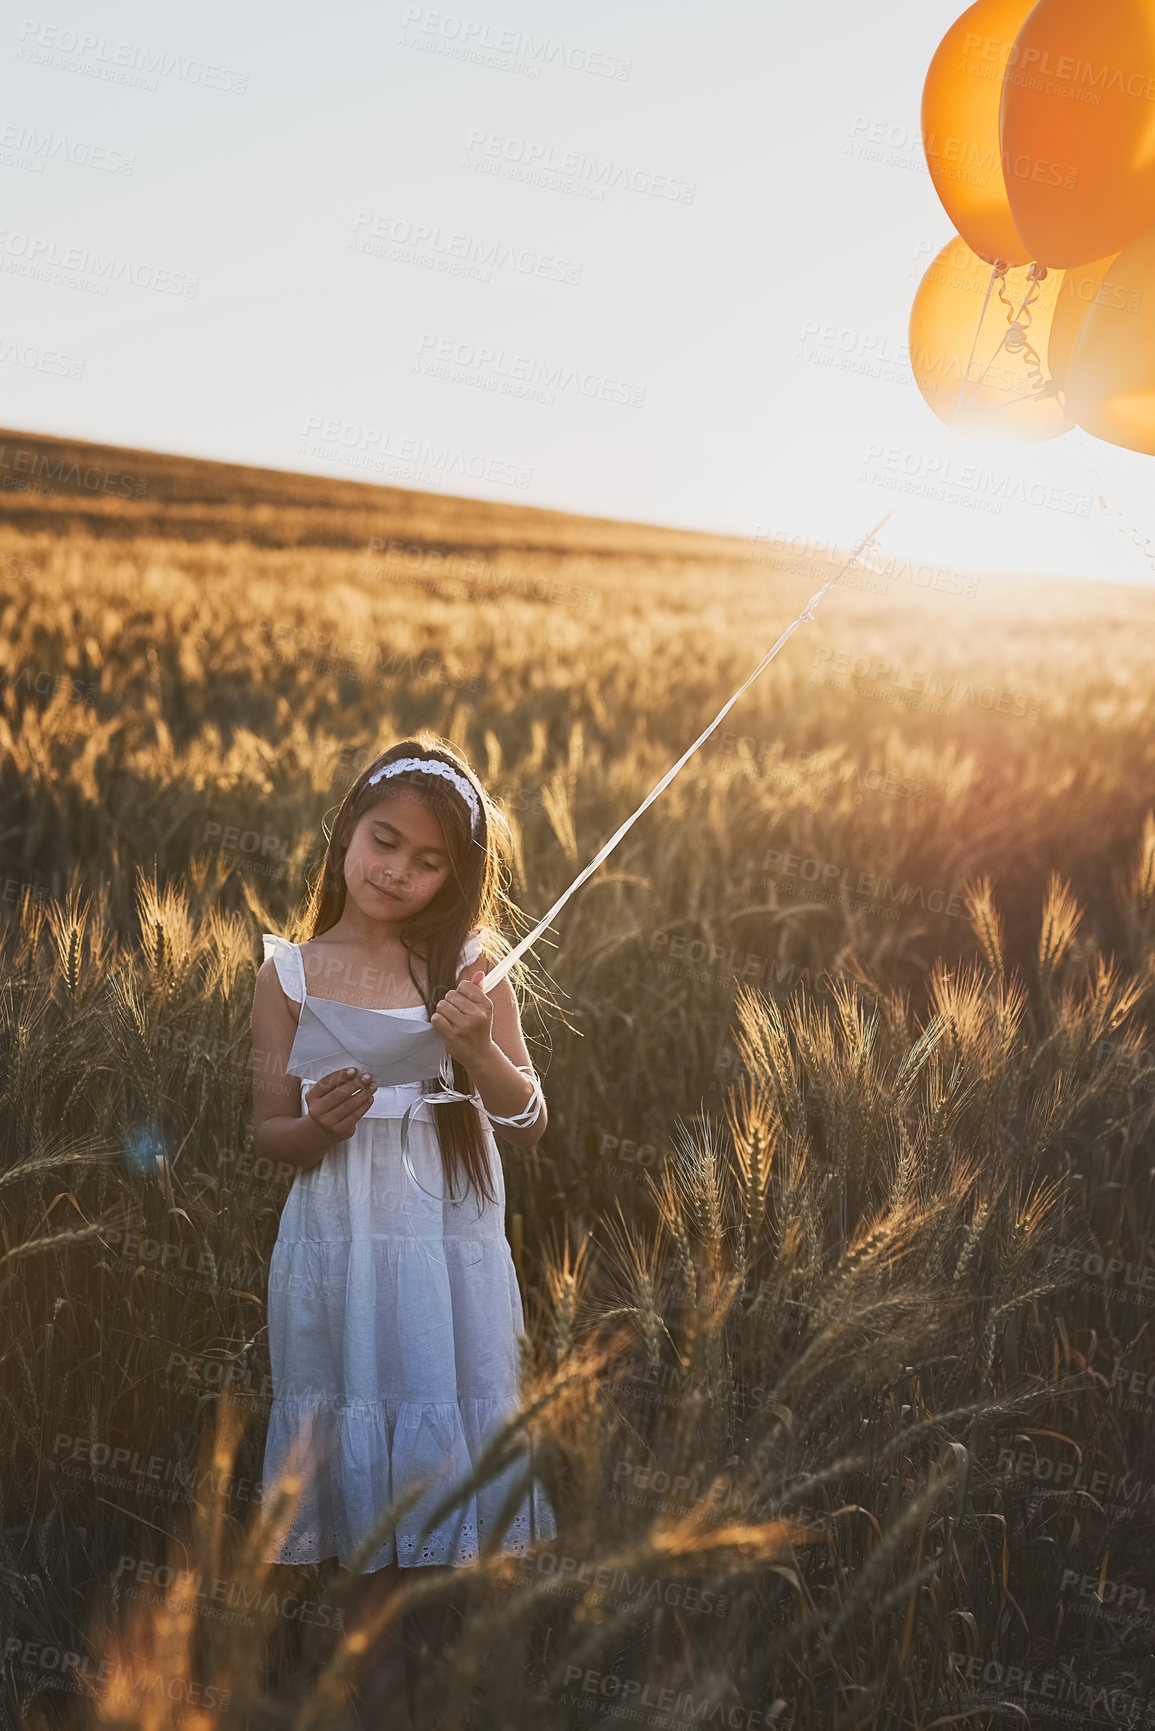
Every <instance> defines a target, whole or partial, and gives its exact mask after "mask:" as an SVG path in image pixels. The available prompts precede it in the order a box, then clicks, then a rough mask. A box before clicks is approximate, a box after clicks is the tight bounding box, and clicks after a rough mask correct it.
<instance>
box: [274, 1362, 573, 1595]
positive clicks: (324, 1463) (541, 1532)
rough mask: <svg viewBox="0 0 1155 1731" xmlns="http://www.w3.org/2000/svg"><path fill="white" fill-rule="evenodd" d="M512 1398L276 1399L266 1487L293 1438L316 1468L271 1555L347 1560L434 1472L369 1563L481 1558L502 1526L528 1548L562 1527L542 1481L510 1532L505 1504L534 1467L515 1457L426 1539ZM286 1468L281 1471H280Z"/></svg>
mask: <svg viewBox="0 0 1155 1731" xmlns="http://www.w3.org/2000/svg"><path fill="white" fill-rule="evenodd" d="M507 1410H508V1408H507V1403H506V1402H505V1401H503V1400H498V1399H494V1398H492V1397H486V1396H466V1397H463V1398H462V1399H460V1400H457V1401H421V1402H417V1401H353V1402H350V1403H348V1404H347V1405H345V1406H336V1405H334V1404H333V1403H331V1402H329V1401H327V1400H326V1399H325V1397H323V1396H321V1397H313V1398H311V1399H310V1398H308V1397H306V1398H304V1399H300V1400H293V1399H284V1400H281V1399H275V1400H274V1401H273V1404H272V1410H271V1413H270V1416H269V1433H268V1442H267V1445H266V1487H267V1488H266V1491H265V1496H266V1498H268V1497H269V1496H270V1495H271V1494H272V1493H271V1486H270V1478H269V1474H270V1469H275V1466H276V1463H278V1462H282V1461H283V1462H285V1463H286V1464H288V1463H289V1462H290V1460H291V1451H292V1445H293V1439H294V1438H295V1437H298V1436H300V1437H302V1438H303V1439H305V1442H306V1447H307V1450H308V1455H309V1459H310V1461H311V1463H313V1464H312V1469H311V1470H310V1469H308V1468H307V1469H306V1470H305V1471H304V1472H303V1473H302V1478H303V1481H304V1482H303V1485H302V1490H301V1495H300V1499H299V1501H298V1503H297V1507H296V1512H295V1515H294V1519H293V1522H292V1525H291V1526H290V1528H289V1529H288V1532H287V1533H286V1535H285V1538H284V1540H283V1542H282V1544H281V1545H280V1547H279V1548H278V1549H277V1550H276V1552H275V1553H274V1554H272V1555H271V1556H270V1557H269V1559H268V1560H269V1561H272V1562H280V1563H313V1562H318V1561H320V1560H321V1558H323V1557H327V1556H333V1555H334V1554H335V1555H336V1556H337V1559H338V1561H339V1562H340V1563H341V1565H342V1566H343V1567H345V1568H347V1567H349V1566H350V1563H351V1560H352V1557H353V1553H354V1552H355V1550H356V1549H357V1546H358V1545H359V1544H360V1543H361V1542H362V1541H363V1540H364V1538H365V1537H366V1535H367V1534H368V1533H369V1532H370V1530H371V1529H372V1527H373V1525H374V1523H375V1522H376V1521H378V1520H380V1518H381V1515H382V1514H383V1513H384V1511H385V1510H386V1509H387V1508H388V1507H389V1505H390V1504H391V1503H392V1502H394V1501H395V1500H396V1499H398V1498H399V1497H401V1496H403V1495H404V1494H405V1493H406V1492H407V1491H410V1490H412V1489H414V1488H415V1487H416V1485H417V1484H418V1482H419V1481H425V1482H426V1483H427V1485H428V1486H429V1489H428V1490H427V1491H426V1492H425V1493H424V1494H423V1495H422V1496H421V1497H420V1498H419V1499H418V1501H417V1502H416V1503H415V1504H414V1505H413V1507H412V1508H411V1509H410V1510H408V1512H407V1513H406V1514H405V1515H404V1516H403V1517H402V1518H401V1520H400V1521H399V1522H398V1524H397V1527H396V1530H395V1534H390V1535H389V1536H388V1537H387V1538H386V1540H385V1541H384V1542H383V1543H382V1544H381V1546H380V1547H379V1548H378V1550H377V1551H375V1552H374V1554H373V1556H372V1557H371V1558H370V1560H369V1562H368V1563H367V1564H366V1565H365V1567H366V1569H367V1571H370V1572H371V1571H373V1570H375V1569H381V1568H384V1567H385V1566H386V1565H387V1564H389V1563H393V1562H397V1563H400V1564H401V1566H402V1567H406V1566H413V1565H417V1564H421V1563H449V1564H456V1565H464V1564H468V1563H472V1562H476V1560H477V1557H478V1554H479V1548H480V1545H482V1544H484V1543H486V1541H487V1540H488V1538H489V1536H490V1534H491V1533H498V1532H500V1540H499V1545H498V1548H499V1549H500V1550H502V1551H522V1550H525V1549H526V1548H527V1547H528V1546H529V1545H530V1544H531V1543H532V1542H533V1541H534V1540H535V1539H541V1538H545V1537H552V1536H553V1535H554V1533H555V1531H556V1527H555V1523H554V1519H553V1511H552V1509H550V1507H549V1504H548V1502H547V1501H546V1498H545V1496H544V1493H543V1491H542V1488H541V1486H540V1485H539V1484H538V1483H537V1482H536V1481H535V1482H534V1484H533V1486H532V1487H531V1490H530V1492H529V1493H528V1494H527V1495H526V1496H524V1497H523V1498H522V1500H521V1503H520V1504H519V1506H518V1508H517V1510H516V1512H515V1514H514V1515H513V1518H512V1519H511V1520H508V1521H507V1524H506V1525H505V1527H504V1528H500V1529H499V1519H500V1515H501V1510H502V1508H503V1506H504V1504H505V1502H506V1499H507V1498H508V1497H509V1495H510V1492H511V1489H512V1487H514V1486H515V1485H516V1484H517V1483H518V1482H519V1480H520V1479H521V1478H522V1477H523V1475H524V1470H525V1469H524V1466H523V1465H521V1464H519V1463H514V1464H513V1465H512V1466H509V1467H507V1468H505V1469H504V1470H503V1471H502V1472H501V1473H499V1474H497V1475H495V1476H492V1477H490V1478H488V1479H487V1480H486V1482H485V1483H484V1484H481V1485H477V1486H475V1487H474V1489H473V1490H472V1491H471V1492H470V1493H469V1494H468V1495H467V1496H465V1497H463V1498H462V1499H461V1500H460V1501H459V1502H458V1504H457V1505H456V1506H455V1508H454V1509H453V1510H452V1512H451V1513H450V1515H449V1516H448V1517H446V1518H445V1519H443V1520H442V1521H441V1522H440V1523H439V1524H438V1525H437V1526H436V1527H434V1528H433V1529H432V1531H431V1532H429V1533H428V1534H426V1535H425V1536H424V1538H422V1537H421V1533H422V1528H423V1526H424V1523H425V1522H426V1521H427V1519H428V1518H429V1516H430V1515H431V1513H432V1511H433V1509H434V1508H435V1507H436V1506H437V1503H438V1502H439V1501H440V1500H441V1499H442V1498H443V1497H444V1496H445V1495H446V1493H447V1491H449V1490H451V1489H452V1488H453V1486H454V1485H456V1484H458V1483H462V1482H464V1480H465V1479H467V1478H468V1477H469V1475H470V1473H471V1472H472V1471H473V1468H474V1466H475V1465H476V1464H477V1462H478V1461H479V1460H480V1459H481V1456H482V1452H483V1450H484V1448H485V1446H486V1443H487V1441H488V1440H489V1438H490V1437H491V1436H492V1435H493V1433H494V1431H496V1430H498V1429H499V1428H500V1426H501V1424H502V1422H503V1420H504V1419H505V1417H506V1413H507ZM274 1476H275V1470H274Z"/></svg>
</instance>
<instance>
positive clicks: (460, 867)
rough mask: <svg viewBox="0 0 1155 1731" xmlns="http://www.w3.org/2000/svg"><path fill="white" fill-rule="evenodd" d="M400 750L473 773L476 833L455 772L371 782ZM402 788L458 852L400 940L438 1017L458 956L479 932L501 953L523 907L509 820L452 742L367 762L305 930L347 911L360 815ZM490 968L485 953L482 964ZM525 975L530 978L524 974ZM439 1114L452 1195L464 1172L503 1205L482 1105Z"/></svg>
mask: <svg viewBox="0 0 1155 1731" xmlns="http://www.w3.org/2000/svg"><path fill="white" fill-rule="evenodd" d="M401 757H418V758H423V759H425V760H426V761H428V762H433V763H438V762H440V763H446V764H449V765H450V766H451V767H452V768H453V769H454V770H456V771H457V772H458V774H460V775H463V776H464V777H465V779H466V780H467V781H468V782H469V783H470V785H471V786H472V787H473V789H474V791H475V793H476V794H477V799H478V804H479V806H480V810H481V819H480V822H479V825H478V832H477V836H476V839H475V838H474V837H473V835H472V832H471V828H470V825H471V819H472V814H471V812H470V810H469V807H468V805H467V804H466V802H465V799H464V798H463V796H462V795H461V794H460V793H459V792H458V790H457V789H456V788H455V787H454V785H453V783H452V782H451V781H450V780H449V779H448V778H447V777H445V776H438V775H428V774H424V773H422V771H420V770H411V769H404V770H399V771H398V772H397V774H396V775H391V776H390V777H389V778H388V780H387V781H385V782H378V783H377V785H376V786H370V780H371V778H372V777H373V776H374V775H376V773H377V772H378V770H380V769H383V768H384V767H385V765H386V764H389V763H392V762H393V761H394V760H395V759H397V758H401ZM402 791H404V792H405V793H408V794H412V795H414V796H415V797H416V798H418V799H420V800H421V801H422V802H423V804H425V805H426V806H428V807H429V809H430V810H431V811H432V812H433V814H434V816H435V817H436V818H437V821H438V822H439V824H440V825H441V831H442V835H443V836H444V839H445V846H446V849H447V850H448V853H449V876H448V877H447V878H446V880H445V882H444V883H443V884H442V886H441V888H440V889H439V890H438V892H437V894H436V895H435V896H434V897H433V900H432V901H431V902H430V903H429V905H428V906H427V907H425V908H423V909H422V910H421V912H420V913H419V914H415V915H414V916H413V917H412V918H411V919H409V920H407V921H406V922H405V924H404V926H403V927H402V928H401V942H402V944H403V945H404V947H405V950H406V952H407V955H408V958H409V977H410V979H411V980H412V981H413V984H414V985H415V986H416V988H417V990H418V992H419V993H420V995H421V1000H422V1002H423V1003H424V1005H425V1008H426V1010H427V1011H428V1012H429V1014H430V1015H432V1013H433V1011H434V1010H435V1009H436V1007H437V1004H438V1001H439V1000H440V999H441V998H442V997H444V995H445V993H446V992H449V991H452V989H453V988H454V986H456V984H457V959H458V957H459V956H460V954H461V950H462V946H463V945H464V943H465V940H466V938H468V937H469V935H470V933H472V932H474V931H480V935H481V939H482V943H483V944H484V945H485V949H486V951H488V952H489V953H490V954H491V955H493V956H494V958H495V959H496V960H500V959H501V957H502V956H503V955H505V954H508V951H509V949H510V948H512V946H511V945H506V944H505V942H504V939H503V938H502V936H501V932H500V926H501V922H502V916H503V914H505V915H506V916H508V914H509V913H510V912H514V913H516V910H515V909H513V904H512V903H511V902H510V901H509V898H508V896H507V895H506V893H505V889H504V885H503V882H502V868H503V861H502V857H501V847H500V839H499V838H501V836H502V834H503V831H504V827H505V826H504V819H503V817H502V815H501V813H500V811H498V809H497V808H496V807H495V806H494V804H493V802H492V801H491V800H490V799H489V797H488V795H487V794H486V791H485V789H484V787H483V786H482V784H481V782H480V780H479V779H478V777H477V775H476V774H475V772H474V770H473V769H472V768H471V766H470V764H469V763H468V762H467V760H466V758H465V757H464V755H463V754H462V753H461V752H460V751H459V750H458V748H457V747H456V746H455V745H453V744H452V742H450V741H448V740H445V739H442V738H440V737H439V736H438V735H437V734H435V733H433V732H432V731H431V730H430V729H428V728H422V729H421V730H420V732H419V734H418V736H417V737H416V738H414V739H403V740H402V741H401V742H400V744H399V745H393V746H390V748H389V750H388V751H383V752H382V753H381V755H380V756H379V757H376V758H374V760H373V762H372V763H369V764H366V766H365V768H364V769H363V770H362V771H361V773H360V775H359V776H358V777H357V779H356V780H355V781H354V782H353V784H352V786H351V787H350V788H349V791H348V792H347V793H346V795H345V797H344V799H343V800H342V801H341V805H340V808H339V809H338V812H337V815H336V817H335V818H334V820H333V824H332V828H331V829H330V830H328V831H327V836H328V847H327V849H326V852H325V858H324V862H323V864H322V867H321V872H320V875H319V876H318V878H317V879H316V880H315V882H314V884H313V886H312V889H311V891H310V895H309V900H308V903H307V905H306V908H305V912H304V916H303V928H304V935H305V937H306V938H315V937H319V936H320V934H321V933H322V932H327V931H329V930H330V928H331V927H333V926H335V925H336V924H337V921H338V920H339V919H340V917H341V915H342V913H343V912H344V909H345V893H346V891H345V855H346V853H347V851H348V847H349V842H350V840H351V839H352V835H353V830H354V829H355V827H356V825H357V822H358V819H359V818H360V817H361V815H362V813H364V812H366V811H367V810H368V809H369V807H370V806H371V805H373V804H375V803H376V801H377V800H379V799H383V798H386V797H388V796H390V795H392V794H394V793H399V792H402ZM414 955H416V956H417V957H418V959H420V960H422V961H424V963H425V967H426V973H427V978H428V982H429V984H428V996H427V995H426V989H425V988H424V987H423V986H422V983H421V981H420V980H419V979H418V978H417V975H416V974H415V973H414V971H413V957H414ZM485 965H486V964H485V962H484V960H483V959H481V958H479V961H478V966H479V967H483V966H485ZM520 968H521V964H520V963H517V964H515V965H514V967H513V968H512V969H511V970H510V975H509V978H510V983H511V985H512V984H513V983H514V975H517V974H518V973H519V969H520ZM521 978H522V979H523V980H524V974H522V976H521ZM452 1063H453V1086H454V1088H456V1089H459V1090H460V1091H461V1092H462V1093H468V1091H469V1079H468V1074H467V1072H466V1070H465V1069H464V1067H463V1066H462V1065H461V1064H459V1063H458V1062H457V1060H456V1059H453V1060H452ZM439 1087H440V1083H439V1082H436V1081H434V1082H428V1083H424V1084H423V1085H422V1088H423V1092H425V1093H429V1092H432V1091H435V1090H437V1089H438V1088H439ZM431 1112H432V1117H433V1121H434V1123H435V1124H436V1126H437V1134H438V1143H439V1146H440V1149H441V1168H442V1174H443V1177H444V1181H445V1186H446V1189H447V1190H448V1193H449V1195H450V1196H452V1197H454V1200H458V1198H457V1197H456V1195H455V1189H456V1184H457V1181H458V1179H459V1178H460V1177H461V1174H462V1172H464V1174H465V1180H466V1185H467V1186H468V1185H472V1186H473V1187H474V1188H475V1189H476V1190H478V1191H480V1192H481V1194H482V1195H483V1196H485V1197H486V1199H487V1200H488V1201H490V1202H495V1201H496V1197H495V1196H494V1194H493V1191H492V1188H491V1185H490V1174H489V1162H488V1159H487V1157H486V1150H485V1144H484V1141H483V1137H482V1129H481V1124H480V1122H479V1118H478V1113H477V1109H476V1107H475V1106H474V1105H473V1103H472V1102H471V1101H468V1100H455V1101H454V1102H453V1103H452V1104H451V1105H446V1106H437V1107H436V1108H431Z"/></svg>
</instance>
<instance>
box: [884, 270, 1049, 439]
mask: <svg viewBox="0 0 1155 1731" xmlns="http://www.w3.org/2000/svg"><path fill="white" fill-rule="evenodd" d="M1036 268H1038V267H1034V266H1024V265H1019V266H1017V267H1015V268H1013V269H1009V270H1008V271H1007V272H1006V275H1005V277H1004V278H1002V279H1001V281H1000V280H999V279H996V281H995V283H994V286H993V287H991V288H990V294H989V297H988V294H987V290H988V287H990V284H991V277H992V271H991V267H990V266H989V265H988V264H987V263H986V262H985V260H983V259H980V258H979V256H978V254H977V253H975V252H973V251H972V250H971V248H970V247H969V246H968V245H967V244H966V242H965V241H964V240H962V239H960V238H958V237H957V236H956V238H955V239H954V240H952V241H949V242H948V243H947V245H946V246H944V247H943V249H942V251H941V252H940V253H939V255H938V257H937V258H936V259H935V260H934V262H933V264H931V265H930V266H929V268H928V270H927V272H926V275H925V276H924V277H923V279H922V281H921V283H919V285H918V289H917V291H916V293H915V297H914V305H913V306H912V307H911V310H910V338H909V347H910V364H911V369H912V371H913V373H914V377H915V382H916V383H917V385H918V388H919V390H920V391H921V392H922V394H923V397H924V398H925V399H926V401H927V403H928V404H929V405H930V407H931V408H932V409H933V410H934V412H935V414H936V415H937V416H938V418H939V420H940V421H945V422H946V424H947V425H948V426H950V427H958V428H959V429H960V430H961V431H964V432H987V433H990V432H998V433H1005V434H1006V435H1008V436H1009V437H1012V438H1016V439H1022V440H1024V441H1028V442H1031V443H1034V442H1037V441H1039V440H1042V439H1053V438H1055V436H1056V435H1057V434H1059V433H1064V432H1066V431H1067V430H1068V428H1069V427H1071V426H1072V425H1073V421H1074V417H1073V416H1071V415H1070V414H1068V413H1067V412H1066V410H1065V407H1064V404H1063V402H1062V401H1061V399H1060V397H1059V393H1058V390H1057V387H1056V386H1055V384H1054V383H1053V381H1051V380H1050V378H1049V377H1048V374H1047V368H1046V353H1047V344H1048V340H1049V337H1050V331H1051V320H1052V318H1053V316H1054V312H1055V306H1056V303H1057V300H1058V295H1059V286H1060V280H1061V275H1062V273H1061V272H1056V271H1048V272H1046V273H1045V275H1044V276H1043V279H1042V281H1041V282H1040V283H1038V284H1037V292H1036V293H1035V294H1034V296H1033V297H1032V298H1031V300H1030V304H1029V306H1026V307H1025V308H1024V302H1025V301H1027V299H1028V296H1030V295H1031V290H1032V288H1035V287H1036V285H1035V284H1033V283H1032V281H1031V278H1030V275H1029V272H1030V270H1031V269H1036ZM964 380H965V384H966V388H965V392H964V389H963V387H964Z"/></svg>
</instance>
